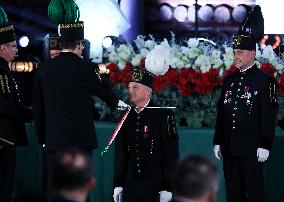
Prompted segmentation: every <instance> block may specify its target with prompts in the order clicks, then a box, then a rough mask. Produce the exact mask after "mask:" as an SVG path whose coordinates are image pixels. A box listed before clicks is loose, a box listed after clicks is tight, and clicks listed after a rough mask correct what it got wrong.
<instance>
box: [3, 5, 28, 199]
mask: <svg viewBox="0 0 284 202" xmlns="http://www.w3.org/2000/svg"><path fill="white" fill-rule="evenodd" d="M0 46H1V52H0V54H1V56H0V201H1V202H8V201H10V200H11V196H12V191H13V184H14V176H15V167H16V148H15V147H16V146H22V145H26V144H27V143H28V140H27V133H26V128H25V122H29V121H31V119H32V112H31V110H29V109H28V108H26V107H24V106H23V105H22V103H21V100H20V96H19V92H18V87H17V84H16V82H15V80H14V78H13V76H12V74H11V72H10V69H9V65H8V63H9V62H11V61H12V60H13V59H14V57H15V55H16V53H17V44H16V37H15V33H14V28H13V25H10V24H9V23H8V19H7V15H6V14H5V12H4V10H3V9H2V8H1V7H0Z"/></svg>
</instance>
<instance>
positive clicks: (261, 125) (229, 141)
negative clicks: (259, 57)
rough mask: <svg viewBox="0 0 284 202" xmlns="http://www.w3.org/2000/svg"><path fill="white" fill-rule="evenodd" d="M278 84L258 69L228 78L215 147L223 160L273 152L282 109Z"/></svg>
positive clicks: (223, 92)
mask: <svg viewBox="0 0 284 202" xmlns="http://www.w3.org/2000/svg"><path fill="white" fill-rule="evenodd" d="M277 92H278V91H277V84H276V80H275V79H274V78H272V77H270V76H269V75H267V74H266V73H264V72H263V71H261V70H260V69H259V68H258V67H257V66H256V65H253V66H252V67H251V68H249V69H248V70H246V71H244V72H241V71H238V72H237V73H234V74H232V75H230V76H228V77H227V78H226V79H225V81H224V84H223V88H222V92H221V97H220V100H219V102H218V117H217V124H216V132H215V136H214V144H220V145H221V146H222V150H221V151H222V154H223V156H248V155H250V154H253V155H254V156H255V151H256V149H257V148H259V147H261V148H265V149H268V150H270V149H271V147H272V143H273V139H274V133H275V117H276V112H277V109H278V94H277Z"/></svg>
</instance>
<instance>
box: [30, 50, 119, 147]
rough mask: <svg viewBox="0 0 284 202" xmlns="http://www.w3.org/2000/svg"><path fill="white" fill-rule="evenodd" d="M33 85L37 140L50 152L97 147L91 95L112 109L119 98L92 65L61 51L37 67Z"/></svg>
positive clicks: (72, 54) (74, 55)
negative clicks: (103, 83) (107, 86)
mask: <svg viewBox="0 0 284 202" xmlns="http://www.w3.org/2000/svg"><path fill="white" fill-rule="evenodd" d="M34 85H35V86H34V99H33V110H34V116H35V126H36V132H37V135H38V139H39V142H40V143H42V144H43V143H45V144H46V147H47V150H49V151H52V150H53V151H55V150H58V149H60V148H61V147H68V146H77V147H81V148H84V149H94V148H96V147H97V137H96V134H95V129H94V123H93V114H92V112H93V107H94V106H93V100H92V95H96V96H98V97H99V98H101V99H102V100H103V101H105V102H106V103H107V104H108V105H109V106H110V107H111V108H115V107H116V106H117V103H118V99H117V98H116V96H115V95H114V94H113V93H112V91H110V90H109V89H108V88H106V87H105V86H104V85H102V82H101V79H100V77H99V75H98V74H97V72H96V71H95V68H94V67H93V66H92V65H91V64H90V63H89V62H87V61H85V60H83V59H81V58H79V57H78V56H77V55H76V54H74V53H71V52H62V53H60V54H59V56H57V57H55V58H54V59H50V60H48V61H47V62H45V63H43V64H41V65H40V66H39V67H38V69H37V72H36V77H35V84H34Z"/></svg>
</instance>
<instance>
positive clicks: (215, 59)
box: [210, 50, 223, 68]
mask: <svg viewBox="0 0 284 202" xmlns="http://www.w3.org/2000/svg"><path fill="white" fill-rule="evenodd" d="M220 56H221V52H220V51H219V50H213V51H212V53H211V57H210V63H211V64H212V67H213V68H219V67H220V66H221V65H222V64H223V61H222V60H221V58H220Z"/></svg>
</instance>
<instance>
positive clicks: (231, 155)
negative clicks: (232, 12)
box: [213, 6, 278, 202]
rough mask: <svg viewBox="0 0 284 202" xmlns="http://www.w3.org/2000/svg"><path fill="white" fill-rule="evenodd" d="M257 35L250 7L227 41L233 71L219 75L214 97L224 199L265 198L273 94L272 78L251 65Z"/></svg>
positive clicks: (256, 201) (256, 13) (256, 10)
mask: <svg viewBox="0 0 284 202" xmlns="http://www.w3.org/2000/svg"><path fill="white" fill-rule="evenodd" d="M247 30H249V33H248V32H247ZM262 36H263V17H262V14H261V9H260V7H259V6H254V7H253V10H252V12H251V13H250V14H249V16H248V18H247V19H246V20H245V22H244V23H243V24H242V26H241V27H240V29H239V32H238V34H237V35H235V36H234V39H233V49H234V57H235V58H234V59H235V64H236V66H237V67H238V68H239V70H238V72H236V73H233V74H231V75H230V76H228V77H227V78H225V80H224V83H223V87H222V91H221V96H220V99H219V101H218V114H217V121H216V128H215V135H214V140H213V144H214V152H215V156H216V157H217V158H218V159H220V158H221V157H222V156H223V170H224V177H225V186H226V192H227V202H243V201H249V202H263V201H265V194H264V193H265V192H264V180H263V169H262V167H263V162H264V161H266V160H267V158H268V156H269V151H270V150H271V147H272V143H273V139H274V134H275V123H276V114H277V111H278V92H277V84H276V80H275V79H274V78H273V77H271V76H269V75H267V74H266V73H264V72H262V71H261V70H260V69H259V68H258V67H257V66H256V64H255V48H256V42H258V41H260V39H261V38H262Z"/></svg>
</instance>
